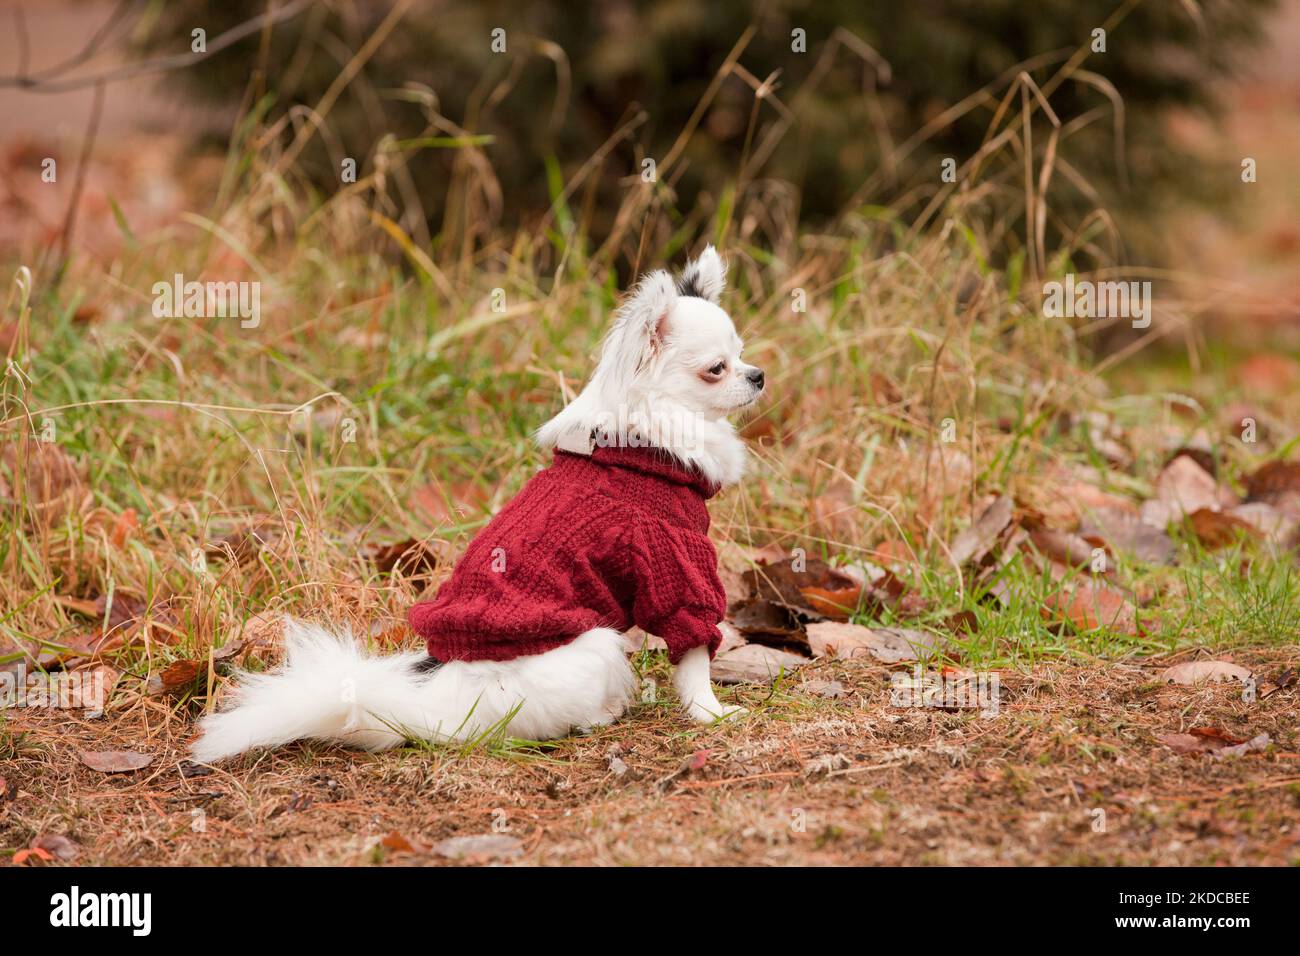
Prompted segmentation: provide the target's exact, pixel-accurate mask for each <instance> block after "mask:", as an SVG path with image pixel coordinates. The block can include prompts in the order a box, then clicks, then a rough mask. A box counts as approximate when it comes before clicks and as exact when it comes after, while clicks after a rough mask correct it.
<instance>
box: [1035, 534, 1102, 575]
mask: <svg viewBox="0 0 1300 956" xmlns="http://www.w3.org/2000/svg"><path fill="white" fill-rule="evenodd" d="M1029 541H1030V543H1031V544H1032V545H1033V546H1034V547H1035V548H1037V549H1038V551H1039V552H1041V553H1042V554H1043V555H1044V556H1045V557H1047V559H1048V560H1050V561H1055V562H1056V563H1057V564H1059V565H1062V566H1064V567H1067V568H1076V569H1087V568H1089V567H1091V566H1092V557H1093V555H1092V549H1093V548H1094V547H1096V546H1095V545H1094V544H1093V543H1092V542H1091V541H1088V540H1087V539H1086V538H1084V537H1082V536H1080V535H1077V534H1071V533H1070V532H1068V531H1055V530H1053V529H1051V528H1038V529H1037V530H1035V531H1031V532H1029ZM1103 550H1104V549H1103ZM1110 570H1111V568H1110V562H1107V563H1106V570H1105V571H1103V572H1101V573H1103V574H1109V573H1110Z"/></svg>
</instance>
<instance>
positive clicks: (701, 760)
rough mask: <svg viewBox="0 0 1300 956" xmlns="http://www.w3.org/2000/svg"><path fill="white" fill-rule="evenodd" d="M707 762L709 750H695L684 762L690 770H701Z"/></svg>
mask: <svg viewBox="0 0 1300 956" xmlns="http://www.w3.org/2000/svg"><path fill="white" fill-rule="evenodd" d="M708 762H709V752H708V751H707V750H697V751H695V753H693V754H691V759H690V760H688V761H687V762H686V766H687V768H688V769H690V770H703V769H704V767H705V765H706V764H707V763H708Z"/></svg>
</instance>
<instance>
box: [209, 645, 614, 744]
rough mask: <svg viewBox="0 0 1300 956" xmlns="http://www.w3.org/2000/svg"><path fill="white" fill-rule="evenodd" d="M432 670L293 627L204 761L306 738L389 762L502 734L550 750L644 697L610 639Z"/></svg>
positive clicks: (244, 685)
mask: <svg viewBox="0 0 1300 956" xmlns="http://www.w3.org/2000/svg"><path fill="white" fill-rule="evenodd" d="M425 659H426V655H425V653H424V652H423V651H412V652H407V653H401V654H394V655H390V656H387V657H374V656H370V655H368V654H366V653H365V652H364V650H363V649H362V648H361V647H360V646H359V645H358V644H357V642H356V641H355V640H353V638H352V635H351V634H350V633H348V632H346V631H345V632H343V633H341V634H336V633H334V632H331V631H329V630H326V629H324V628H321V627H317V626H314V625H310V624H303V623H301V622H298V621H289V622H288V623H287V624H286V627H285V660H284V663H283V664H282V665H281V666H280V667H279V668H278V669H276V670H274V671H271V672H268V673H265V674H246V675H244V676H243V679H242V680H241V682H240V685H239V687H238V688H237V690H236V696H235V699H234V702H233V706H231V707H229V708H228V709H226V710H223V711H221V712H219V713H215V714H210V715H208V716H207V717H205V718H204V719H203V721H202V723H201V736H200V737H199V739H198V741H196V742H195V744H194V745H193V748H192V753H193V755H194V759H196V760H198V761H201V762H203V763H211V762H213V761H216V760H221V759H223V758H225V757H233V756H234V755H236V754H239V753H242V752H244V751H245V750H250V749H252V748H254V747H278V746H281V745H282V744H287V743H289V742H291V741H294V740H300V739H303V738H312V739H315V740H325V741H333V742H336V743H341V744H346V745H348V746H351V747H360V748H363V749H366V750H382V749H385V748H387V747H395V746H397V745H399V744H401V743H402V742H403V741H405V740H408V739H412V738H417V739H423V740H430V741H438V740H471V739H474V738H476V737H479V736H482V735H483V734H484V733H486V732H488V731H491V730H493V729H494V728H497V727H501V728H503V730H504V732H505V733H507V734H509V735H510V736H514V737H522V738H526V739H530V740H546V739H550V738H554V737H563V736H565V735H566V734H569V733H571V732H572V731H573V730H574V728H577V727H584V726H595V725H598V724H603V723H608V722H610V721H612V720H614V719H615V718H617V717H618V716H619V715H620V714H622V713H623V711H624V710H625V709H626V707H627V705H628V703H629V702H630V701H631V700H632V697H633V694H634V693H635V690H636V676H635V674H634V672H633V671H632V668H631V667H630V665H629V664H628V662H627V658H626V657H625V655H624V653H623V643H622V639H621V636H620V635H619V633H618V632H617V631H613V630H610V629H608V628H596V629H594V630H590V631H587V632H586V633H584V634H582V635H581V636H579V637H578V638H576V639H575V640H573V641H571V642H570V643H568V644H565V645H564V646H562V647H558V648H556V649H555V650H553V651H548V652H546V653H545V654H536V655H532V656H527V657H518V658H515V659H514V660H512V661H474V662H466V661H453V662H450V663H447V664H444V665H442V666H441V667H439V668H437V669H436V670H433V671H426V672H421V670H420V669H419V667H418V665H419V664H420V663H421V662H422V661H424V660H425Z"/></svg>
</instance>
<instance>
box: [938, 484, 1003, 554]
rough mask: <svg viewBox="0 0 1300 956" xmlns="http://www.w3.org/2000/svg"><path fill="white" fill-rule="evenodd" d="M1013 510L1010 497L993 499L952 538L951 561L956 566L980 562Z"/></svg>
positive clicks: (1000, 532)
mask: <svg viewBox="0 0 1300 956" xmlns="http://www.w3.org/2000/svg"><path fill="white" fill-rule="evenodd" d="M1013 512H1014V504H1013V502H1012V500H1011V499H1010V498H1008V497H1006V496H1002V497H999V498H997V499H996V500H994V501H993V503H992V504H990V505H989V506H988V507H987V508H985V509H984V511H983V512H982V513H981V514H980V516H979V517H978V518H977V519H976V520H975V523H974V524H972V525H971V526H970V527H969V528H967V529H966V530H965V531H963V532H961V534H959V535H957V537H956V538H954V539H953V542H952V545H951V547H950V548H949V550H950V551H951V552H952V560H953V563H954V564H956V565H957V566H958V567H962V566H964V565H966V564H980V563H982V562H983V561H984V558H985V557H986V556H987V555H988V553H989V551H990V550H992V548H993V545H994V544H995V543H996V542H997V540H998V536H999V535H1000V534H1002V532H1003V530H1004V529H1005V528H1006V527H1007V525H1009V524H1010V523H1011V518H1012V514H1013Z"/></svg>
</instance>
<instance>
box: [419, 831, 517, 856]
mask: <svg viewBox="0 0 1300 956" xmlns="http://www.w3.org/2000/svg"><path fill="white" fill-rule="evenodd" d="M431 849H432V850H433V852H434V853H436V854H438V856H441V857H445V858H447V859H449V860H464V861H467V862H474V861H480V860H482V861H488V860H513V859H516V858H518V857H520V856H522V855H523V852H524V845H523V843H521V842H520V841H519V840H517V839H515V838H514V837H512V836H506V835H505V834H503V833H485V834H483V835H481V836H458V837H450V838H448V839H446V840H442V841H440V842H438V843H435V844H434V845H433V847H432V848H431Z"/></svg>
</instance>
